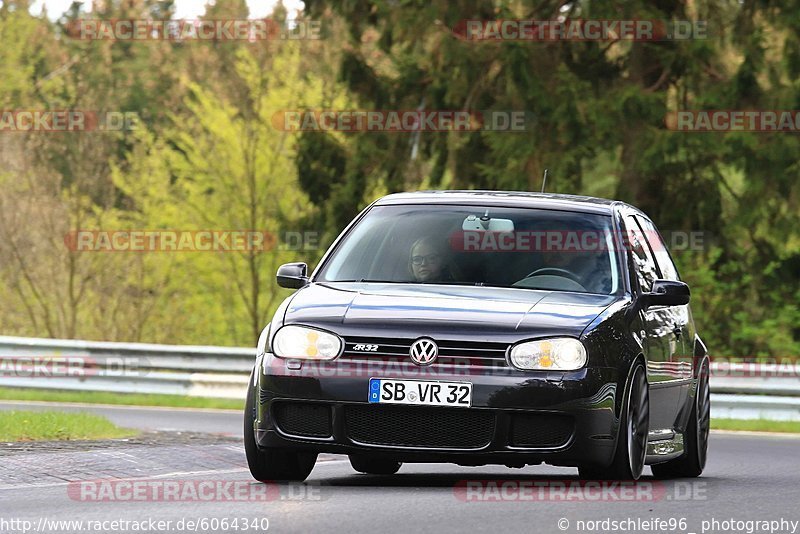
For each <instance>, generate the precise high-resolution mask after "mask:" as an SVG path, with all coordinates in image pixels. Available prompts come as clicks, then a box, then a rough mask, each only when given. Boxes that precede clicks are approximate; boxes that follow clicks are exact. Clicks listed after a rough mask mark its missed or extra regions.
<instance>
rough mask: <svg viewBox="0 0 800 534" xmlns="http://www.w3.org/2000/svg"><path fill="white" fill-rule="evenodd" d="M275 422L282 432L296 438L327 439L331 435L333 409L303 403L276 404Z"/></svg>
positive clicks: (326, 406) (323, 405)
mask: <svg viewBox="0 0 800 534" xmlns="http://www.w3.org/2000/svg"><path fill="white" fill-rule="evenodd" d="M273 410H274V412H273V413H274V414H275V422H276V423H277V425H278V427H279V428H280V429H281V431H282V432H284V433H285V434H292V435H295V436H307V437H312V438H327V437H329V436H330V435H331V407H330V406H328V405H326V404H312V403H301V402H281V403H275V406H274V408H273Z"/></svg>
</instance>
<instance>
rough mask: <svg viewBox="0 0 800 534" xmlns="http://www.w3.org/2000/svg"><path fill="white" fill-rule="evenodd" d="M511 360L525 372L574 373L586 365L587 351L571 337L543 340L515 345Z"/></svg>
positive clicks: (510, 355) (512, 348) (510, 354)
mask: <svg viewBox="0 0 800 534" xmlns="http://www.w3.org/2000/svg"><path fill="white" fill-rule="evenodd" d="M509 359H510V360H511V364H512V365H513V366H514V367H517V368H518V369H523V370H541V371H574V370H575V369H580V368H581V367H583V366H584V365H586V349H585V348H584V347H583V343H581V342H580V341H578V340H577V339H573V338H571V337H558V338H552V339H541V340H538V341H526V342H524V343H519V344H518V345H514V346H513V347H511V351H510V353H509Z"/></svg>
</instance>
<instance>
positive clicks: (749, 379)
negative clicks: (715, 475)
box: [0, 336, 800, 421]
mask: <svg viewBox="0 0 800 534" xmlns="http://www.w3.org/2000/svg"><path fill="white" fill-rule="evenodd" d="M254 360H255V349H251V348H238V347H208V346H193V345H157V344H149V343H112V342H95V341H73V340H59V339H39V338H23V337H9V336H0V387H21V388H37V389H62V390H80V391H106V392H113V393H162V394H170V395H188V396H197V397H217V398H228V399H244V396H245V393H246V387H247V378H248V376H249V374H250V370H251V369H252V367H253V362H254ZM32 361H37V362H42V361H43V362H45V363H43V364H42V366H41V368H39V369H37V368H36V365H37V364H36V363H34V364H31V363H30V362H32ZM711 392H712V396H711V397H712V403H711V405H712V415H713V416H714V417H725V418H734V419H773V420H786V421H800V363H797V364H794V365H793V366H787V365H775V364H750V363H744V364H731V363H712V365H711Z"/></svg>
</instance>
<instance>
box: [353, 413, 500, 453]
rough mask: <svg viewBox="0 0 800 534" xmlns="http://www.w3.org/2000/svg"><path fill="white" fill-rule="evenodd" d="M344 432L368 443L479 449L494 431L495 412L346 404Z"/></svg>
mask: <svg viewBox="0 0 800 534" xmlns="http://www.w3.org/2000/svg"><path fill="white" fill-rule="evenodd" d="M345 420H346V422H347V433H348V435H349V437H350V439H352V440H353V441H357V442H359V443H367V444H371V445H390V446H405V447H434V448H453V449H480V448H482V447H485V446H486V445H488V444H489V443H490V442H491V440H492V436H493V435H494V415H493V414H492V413H491V412H489V411H483V410H473V409H466V408H424V407H418V406H415V407H402V408H401V407H395V406H375V405H367V406H347V407H345Z"/></svg>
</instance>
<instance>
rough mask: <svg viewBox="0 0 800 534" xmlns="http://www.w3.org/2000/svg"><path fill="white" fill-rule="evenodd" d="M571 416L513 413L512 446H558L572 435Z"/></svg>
mask: <svg viewBox="0 0 800 534" xmlns="http://www.w3.org/2000/svg"><path fill="white" fill-rule="evenodd" d="M572 429H573V422H572V418H571V417H568V416H565V415H555V414H534V415H514V416H512V418H511V445H512V446H514V447H560V446H561V445H564V444H566V443H567V441H569V438H570V437H571V436H572Z"/></svg>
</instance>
